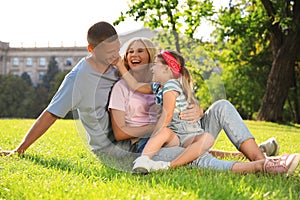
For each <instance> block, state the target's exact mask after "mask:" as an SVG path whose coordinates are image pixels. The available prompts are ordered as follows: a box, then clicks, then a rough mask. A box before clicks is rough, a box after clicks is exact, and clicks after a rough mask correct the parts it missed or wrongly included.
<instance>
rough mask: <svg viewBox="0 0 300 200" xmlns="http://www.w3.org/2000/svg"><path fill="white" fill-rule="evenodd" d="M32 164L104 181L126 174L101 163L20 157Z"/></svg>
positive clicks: (28, 154) (40, 156)
mask: <svg viewBox="0 0 300 200" xmlns="http://www.w3.org/2000/svg"><path fill="white" fill-rule="evenodd" d="M21 157H22V158H23V159H26V160H29V161H31V162H33V163H34V164H37V165H40V166H43V167H45V168H48V169H56V170H61V171H67V172H68V173H73V174H78V175H79V174H81V175H84V176H85V177H87V178H93V177H97V178H101V179H103V180H104V181H108V180H113V179H116V178H118V177H120V176H123V175H124V174H126V173H125V172H122V171H118V170H116V169H113V168H110V167H107V166H105V165H103V164H102V163H100V162H99V163H98V164H95V163H94V162H93V161H88V160H83V161H80V158H79V159H78V160H69V159H63V158H57V157H44V156H42V155H39V154H30V153H26V154H24V155H22V156H21Z"/></svg>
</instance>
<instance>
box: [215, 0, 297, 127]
mask: <svg viewBox="0 0 300 200" xmlns="http://www.w3.org/2000/svg"><path fill="white" fill-rule="evenodd" d="M299 12H300V10H299V3H296V2H294V1H285V0H280V1H271V0H252V1H246V0H239V1H235V3H233V1H230V2H229V6H228V8H225V9H223V10H221V11H219V18H218V20H217V21H216V24H217V27H218V28H217V31H216V33H215V35H217V36H218V37H219V41H222V43H223V45H222V46H220V47H219V48H220V49H222V53H221V54H223V55H221V57H220V58H221V62H222V63H223V64H224V65H223V66H225V67H226V66H228V67H229V68H231V70H232V73H233V74H235V75H234V76H232V78H233V80H236V81H235V82H234V83H235V85H234V87H236V86H238V85H239V84H240V83H241V80H243V79H244V80H245V81H244V83H245V84H240V85H241V86H242V88H244V89H242V88H240V90H238V91H237V93H236V95H238V94H239V93H241V91H242V92H246V93H244V94H242V95H245V96H247V97H249V100H250V101H252V102H253V103H255V101H256V102H259V103H260V106H259V107H258V108H257V110H259V113H258V116H257V119H258V120H265V121H277V122H278V121H281V120H283V113H284V112H283V111H284V108H285V107H286V106H285V102H286V100H287V97H288V95H289V91H290V88H291V86H292V85H295V84H293V83H294V82H295V81H294V79H295V76H294V73H295V62H296V61H297V59H299V56H300V55H299V54H300V46H299V45H298V43H299V38H300V35H299V34H300V32H299V29H300V26H299V23H300V21H299V15H300V13H299ZM228 51H230V53H228ZM224 71H226V72H228V70H224ZM247 77H248V81H246V80H247ZM245 78H246V79H245ZM238 79H239V80H238ZM228 80H229V79H228ZM247 82H249V83H247ZM251 83H255V84H253V86H255V85H257V86H256V87H253V86H251ZM245 86H246V87H247V88H253V90H252V92H251V90H249V89H247V90H245ZM229 87H230V86H229ZM257 87H260V89H257ZM231 89H233V88H231ZM261 90H262V91H263V93H261ZM247 91H249V92H247ZM253 94H254V95H255V96H254V97H253ZM261 99H262V100H261ZM293 101H298V100H295V98H293ZM237 103H238V102H237ZM248 105H249V104H248ZM253 105H254V104H253ZM295 105H297V104H295ZM255 107H257V105H256V106H255ZM244 108H245V106H244ZM255 109H256V108H255Z"/></svg>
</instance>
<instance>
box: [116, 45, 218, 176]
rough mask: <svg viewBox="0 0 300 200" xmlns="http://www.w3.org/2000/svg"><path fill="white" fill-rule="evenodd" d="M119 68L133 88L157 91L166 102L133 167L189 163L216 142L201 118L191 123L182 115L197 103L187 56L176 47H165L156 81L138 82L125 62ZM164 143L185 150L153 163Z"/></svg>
mask: <svg viewBox="0 0 300 200" xmlns="http://www.w3.org/2000/svg"><path fill="white" fill-rule="evenodd" d="M118 68H119V70H120V73H121V74H122V75H123V78H124V79H125V80H126V82H127V83H128V85H129V86H130V87H131V88H132V89H136V91H138V92H142V93H154V94H156V103H157V104H158V105H161V106H162V113H161V117H160V118H159V120H158V122H157V125H156V128H155V130H154V132H153V134H152V136H151V138H150V139H149V141H148V142H147V144H146V146H145V148H144V150H143V152H142V155H141V156H140V157H138V158H137V159H136V160H135V164H134V166H133V171H135V172H141V173H147V172H149V171H153V170H159V169H168V168H169V167H177V166H181V165H184V164H187V163H189V162H191V161H193V160H194V159H196V158H198V157H199V156H200V155H202V154H203V153H204V152H206V151H208V150H209V149H210V148H211V147H212V146H213V144H214V137H213V136H212V135H211V134H209V133H204V131H203V129H202V128H201V126H200V124H199V122H195V123H188V122H187V121H184V120H181V119H179V117H178V114H179V112H180V111H182V110H185V109H187V106H188V104H189V103H197V100H196V99H195V97H194V96H193V90H192V81H191V76H190V74H189V72H188V70H187V69H186V68H185V61H184V58H183V57H182V56H181V55H180V54H179V53H177V52H175V51H162V52H160V53H159V54H158V55H157V56H156V58H155V60H154V65H153V67H152V73H153V79H152V80H153V82H152V83H150V84H145V83H137V82H136V81H135V80H134V79H132V78H131V77H130V76H126V72H127V71H126V70H124V66H123V65H122V64H121V63H120V62H119V63H118ZM162 146H165V147H170V146H182V147H185V148H186V149H185V151H184V152H183V153H182V154H181V155H179V156H178V157H177V158H175V159H174V160H172V161H171V162H170V163H169V162H159V163H160V165H159V166H155V167H154V168H153V167H152V165H149V164H148V163H149V162H150V161H149V160H150V158H152V157H153V156H154V155H155V154H156V153H157V152H158V151H159V150H160V148H161V147H162Z"/></svg>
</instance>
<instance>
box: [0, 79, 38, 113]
mask: <svg viewBox="0 0 300 200" xmlns="http://www.w3.org/2000/svg"><path fill="white" fill-rule="evenodd" d="M34 96H35V95H34V89H33V87H32V86H31V85H29V84H27V82H26V81H25V80H23V79H22V78H20V77H18V76H13V75H11V74H8V75H0V110H1V112H0V117H5V118H7V117H32V115H31V113H32V108H33V106H34V101H33V98H34Z"/></svg>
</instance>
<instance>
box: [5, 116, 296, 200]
mask: <svg viewBox="0 0 300 200" xmlns="http://www.w3.org/2000/svg"><path fill="white" fill-rule="evenodd" d="M33 122H34V121H33V120H25V119H24V120H0V149H12V148H15V147H16V146H17V145H18V144H19V142H20V141H21V140H22V138H23V136H24V135H25V133H26V132H27V130H28V129H29V128H30V126H31V125H32V123H33ZM246 123H247V126H248V127H249V129H250V131H251V132H252V133H253V134H254V135H255V136H256V138H257V142H258V143H260V142H262V141H264V140H266V139H267V138H269V137H271V136H275V137H276V138H277V139H278V141H279V143H280V145H281V153H296V152H298V153H300V126H299V125H279V124H275V123H266V122H254V121H246ZM215 148H216V149H222V150H232V151H234V150H235V149H234V147H233V145H232V144H231V143H230V142H229V140H228V139H227V138H226V136H225V134H224V133H222V134H221V135H220V137H219V138H218V141H217V143H216V145H215ZM299 168H300V167H299ZM299 168H298V169H297V171H296V173H295V174H294V175H292V176H288V177H287V176H281V175H263V174H248V175H239V174H234V173H231V172H220V171H212V170H199V169H195V168H189V167H180V168H177V169H174V170H169V171H164V172H157V173H152V174H148V175H145V176H143V175H134V174H131V173H126V172H122V171H117V170H114V169H111V168H109V167H106V166H104V165H102V164H101V163H100V161H99V160H98V159H97V158H96V157H95V156H93V154H91V153H90V152H89V150H88V148H87V147H86V146H85V145H84V144H83V142H82V139H81V138H80V137H79V134H78V131H77V128H76V126H75V122H74V121H73V120H58V121H57V122H56V123H55V124H54V126H53V127H52V128H51V129H50V130H49V131H48V132H47V133H46V134H45V135H44V136H43V137H42V138H40V139H39V140H38V141H37V142H36V143H34V144H33V145H32V146H31V147H30V148H29V149H28V150H27V151H26V153H25V155H24V156H12V157H0V199H1V200H2V199H126V200H127V199H300V169H299Z"/></svg>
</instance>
